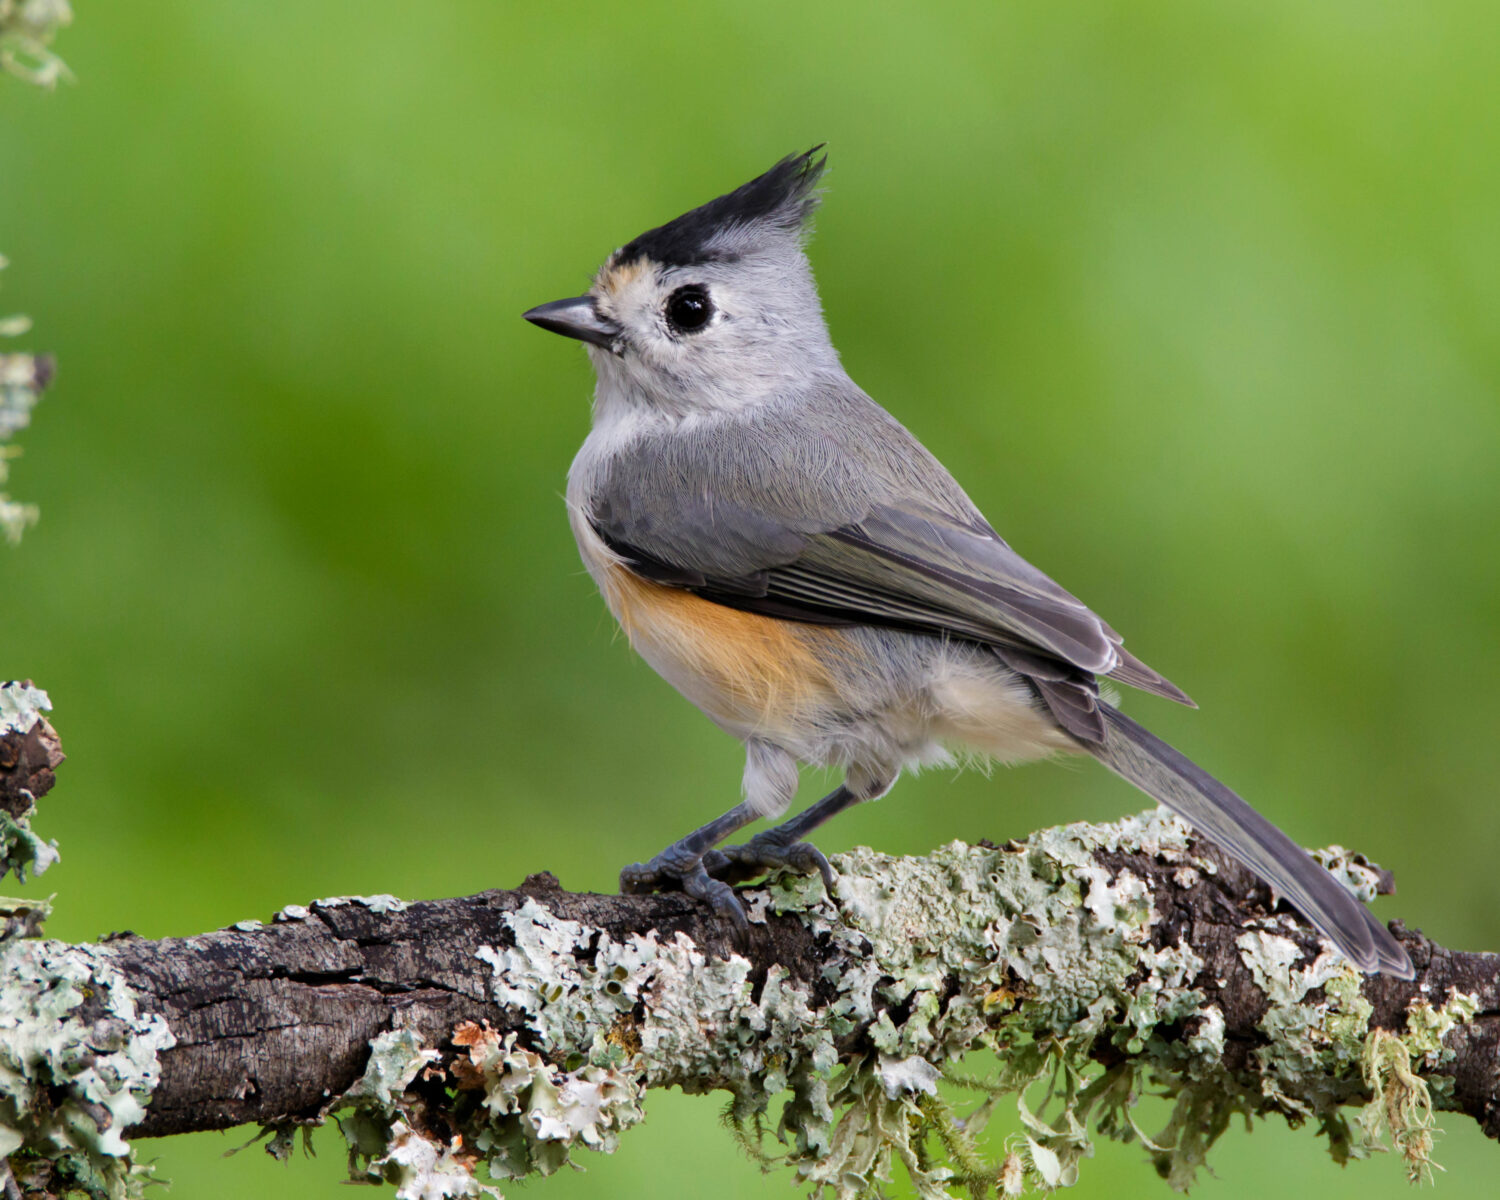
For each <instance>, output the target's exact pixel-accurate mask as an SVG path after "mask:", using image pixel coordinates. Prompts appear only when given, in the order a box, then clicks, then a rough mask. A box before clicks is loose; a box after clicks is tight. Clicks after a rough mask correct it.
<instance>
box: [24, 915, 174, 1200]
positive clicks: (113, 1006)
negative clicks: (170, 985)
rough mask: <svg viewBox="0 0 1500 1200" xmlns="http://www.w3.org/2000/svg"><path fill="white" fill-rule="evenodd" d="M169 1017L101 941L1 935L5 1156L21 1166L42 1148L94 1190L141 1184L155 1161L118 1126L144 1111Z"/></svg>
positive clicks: (138, 1188)
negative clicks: (154, 1009) (148, 1004)
mask: <svg viewBox="0 0 1500 1200" xmlns="http://www.w3.org/2000/svg"><path fill="white" fill-rule="evenodd" d="M174 1044H175V1039H174V1038H173V1036H172V1032H171V1030H170V1029H169V1028H168V1027H167V1023H166V1021H164V1020H163V1019H162V1018H161V1017H160V1016H158V1015H155V1014H149V1015H143V1014H142V1013H141V1012H140V1011H139V1010H138V1008H137V1005H136V997H135V993H134V992H133V991H132V989H131V988H130V987H129V985H128V984H127V983H126V982H125V979H124V977H123V976H122V975H121V974H120V972H119V970H118V969H117V968H116V967H115V965H114V961H113V956H112V954H111V953H110V951H109V950H108V949H107V948H105V947H102V946H88V945H83V946H70V945H65V944H63V943H60V942H52V941H44V940H39V939H31V938H12V939H10V940H7V941H5V942H4V943H3V944H0V1157H5V1158H7V1159H8V1160H9V1161H8V1163H7V1164H6V1167H5V1170H6V1171H7V1172H13V1173H14V1174H15V1175H17V1176H24V1175H25V1174H26V1171H27V1168H28V1165H29V1164H31V1163H35V1162H37V1161H38V1160H44V1161H46V1162H47V1163H49V1164H50V1166H51V1168H52V1170H53V1173H54V1178H55V1179H56V1180H58V1181H60V1182H61V1183H63V1184H65V1185H66V1186H67V1188H68V1190H70V1191H78V1192H83V1193H85V1194H87V1195H89V1196H90V1197H93V1198H95V1200H105V1198H106V1197H107V1198H108V1200H123V1198H124V1197H127V1196H130V1197H135V1196H140V1195H142V1189H143V1188H144V1186H145V1184H146V1182H147V1181H148V1180H149V1177H150V1171H149V1168H147V1167H143V1166H141V1165H139V1164H137V1163H136V1162H135V1161H134V1160H133V1158H132V1157H131V1152H130V1147H129V1145H128V1144H127V1143H126V1142H125V1140H124V1137H123V1136H122V1134H123V1132H124V1130H125V1129H127V1128H128V1127H129V1126H131V1125H133V1124H134V1123H135V1122H137V1121H139V1120H140V1119H141V1117H143V1116H144V1115H145V1112H146V1103H147V1101H148V1100H149V1098H150V1095H151V1092H152V1089H153V1088H155V1086H156V1084H157V1082H158V1080H159V1078H160V1073H159V1055H160V1054H161V1052H162V1051H163V1050H165V1049H167V1048H168V1047H170V1046H172V1045H174Z"/></svg>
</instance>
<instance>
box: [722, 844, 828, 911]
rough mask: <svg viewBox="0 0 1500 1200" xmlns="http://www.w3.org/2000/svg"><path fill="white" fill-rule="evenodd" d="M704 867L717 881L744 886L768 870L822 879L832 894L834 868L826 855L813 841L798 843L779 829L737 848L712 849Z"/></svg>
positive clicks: (824, 887)
mask: <svg viewBox="0 0 1500 1200" xmlns="http://www.w3.org/2000/svg"><path fill="white" fill-rule="evenodd" d="M703 866H704V868H705V869H706V870H707V872H708V873H709V874H710V875H712V876H713V877H714V878H715V879H721V880H724V881H725V882H727V883H744V882H746V881H747V880H750V879H757V878H759V877H760V876H762V875H764V874H766V873H767V872H768V871H794V872H796V873H797V874H798V875H811V874H812V873H813V872H814V871H816V872H817V873H818V874H819V875H821V876H822V877H823V889H824V890H825V891H826V892H827V893H828V895H829V896H830V897H831V896H832V895H833V868H832V867H831V866H829V865H828V859H826V858H825V857H823V852H822V851H821V850H819V849H818V848H817V847H816V846H814V845H813V844H812V843H811V842H799V841H797V840H796V835H795V834H793V833H790V832H785V833H784V832H782V830H781V829H780V828H777V829H768V830H766V831H765V832H764V833H760V834H756V836H755V837H753V838H751V839H750V840H749V841H748V842H744V843H742V844H741V845H738V846H725V847H724V848H723V849H722V850H710V851H709V852H708V853H707V854H706V855H704V856H703Z"/></svg>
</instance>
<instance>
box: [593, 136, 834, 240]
mask: <svg viewBox="0 0 1500 1200" xmlns="http://www.w3.org/2000/svg"><path fill="white" fill-rule="evenodd" d="M822 148H823V147H822V146H814V147H813V148H812V149H811V150H809V151H808V152H807V153H806V154H793V155H789V156H788V157H786V158H783V159H782V160H781V161H780V162H779V163H777V164H776V165H775V166H774V167H772V168H771V169H770V170H769V171H767V172H766V173H765V174H764V175H758V176H756V178H754V179H752V180H751V181H750V182H749V183H747V184H743V185H742V186H740V187H737V188H735V189H734V191H732V192H729V193H727V194H726V195H723V196H720V197H719V198H718V199H717V200H710V201H709V202H708V203H707V204H704V205H701V206H700V207H698V208H695V209H693V210H692V211H691V212H686V213H683V214H682V216H680V217H678V218H677V219H676V220H675V221H668V222H667V223H666V224H665V225H658V226H657V227H656V228H655V229H650V230H647V231H646V232H645V233H643V234H641V236H640V237H638V238H636V239H635V240H634V241H633V242H631V243H629V244H628V245H626V246H622V247H621V248H620V249H618V250H616V251H615V253H614V257H613V258H612V259H611V262H612V263H613V264H614V265H616V266H619V265H621V264H622V263H628V262H634V261H635V260H636V259H639V258H649V259H650V260H651V261H652V262H658V263H662V264H663V265H665V266H672V267H685V266H690V265H692V264H693V263H700V262H708V261H711V260H713V259H718V258H723V257H725V255H724V253H723V252H715V251H714V250H712V249H710V248H709V242H710V240H711V239H712V238H713V236H714V235H715V234H716V233H722V232H723V231H724V230H726V229H730V228H733V227H735V226H743V225H755V224H760V223H763V222H769V223H770V224H771V225H773V226H774V227H775V228H778V229H781V230H785V231H787V232H795V231H797V230H799V229H800V228H801V227H802V223H803V222H804V221H806V220H807V217H808V214H810V213H811V212H812V210H813V208H814V207H815V206H816V204H817V202H818V198H817V196H816V194H815V193H814V192H813V188H814V187H816V186H817V182H818V179H819V177H820V176H821V175H822V174H823V168H824V167H825V166H826V165H827V163H828V156H827V155H823V156H822V157H814V156H815V155H817V153H818V151H819V150H821V149H822Z"/></svg>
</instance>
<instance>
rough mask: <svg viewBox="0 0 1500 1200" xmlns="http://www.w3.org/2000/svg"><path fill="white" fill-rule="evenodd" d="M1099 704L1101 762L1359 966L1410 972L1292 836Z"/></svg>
mask: <svg viewBox="0 0 1500 1200" xmlns="http://www.w3.org/2000/svg"><path fill="white" fill-rule="evenodd" d="M1099 708H1100V711H1101V712H1102V713H1103V715H1104V720H1105V723H1106V724H1107V725H1108V727H1109V734H1108V736H1107V737H1106V738H1105V740H1104V741H1103V743H1101V744H1097V745H1088V746H1087V747H1086V748H1087V749H1088V750H1089V751H1090V752H1092V753H1093V754H1094V756H1095V757H1096V758H1098V759H1099V761H1100V762H1102V763H1104V765H1105V766H1107V767H1108V768H1109V769H1110V770H1112V771H1114V772H1115V773H1116V774H1117V775H1120V776H1122V777H1123V778H1124V779H1127V780H1129V781H1130V782H1131V783H1133V784H1135V786H1136V787H1138V788H1140V789H1141V790H1142V791H1143V792H1145V793H1146V794H1147V795H1148V796H1151V797H1153V798H1154V799H1156V800H1158V801H1160V802H1161V803H1162V804H1165V805H1166V806H1167V807H1168V808H1171V809H1172V810H1174V811H1175V812H1176V813H1177V814H1178V815H1179V816H1181V817H1182V818H1183V819H1185V820H1186V821H1187V822H1188V823H1189V824H1190V825H1192V826H1193V827H1194V828H1195V829H1197V830H1198V831H1199V832H1200V833H1202V834H1204V835H1206V836H1207V837H1209V838H1211V839H1212V840H1213V841H1214V842H1215V843H1216V844H1217V845H1218V846H1219V847H1220V849H1222V850H1223V851H1224V852H1225V853H1226V854H1228V855H1229V856H1230V857H1232V858H1234V859H1236V860H1237V861H1239V862H1241V863H1243V864H1244V865H1245V866H1247V867H1249V868H1250V870H1252V871H1254V872H1255V873H1256V874H1257V875H1259V876H1260V877H1261V878H1262V879H1264V880H1266V882H1268V883H1270V884H1271V885H1272V886H1274V887H1275V888H1276V890H1277V891H1278V892H1280V893H1281V894H1282V895H1283V896H1284V897H1286V899H1287V900H1288V901H1290V902H1291V904H1292V905H1293V906H1295V907H1296V909H1297V911H1299V912H1300V913H1301V914H1302V915H1303V916H1304V917H1306V918H1307V919H1308V920H1309V921H1311V922H1312V924H1313V925H1314V926H1315V927H1316V928H1317V929H1318V931H1319V932H1320V933H1322V934H1323V935H1324V936H1326V937H1327V938H1328V939H1329V940H1330V941H1332V942H1333V944H1334V945H1336V946H1337V947H1338V948H1339V949H1340V950H1341V951H1342V952H1343V953H1344V954H1345V956H1347V957H1348V958H1349V960H1350V961H1351V962H1353V963H1354V965H1355V966H1357V967H1358V968H1359V969H1360V970H1362V971H1366V972H1372V973H1373V972H1377V971H1378V972H1383V973H1385V974H1387V975H1394V976H1396V977H1398V978H1401V979H1411V978H1412V977H1413V975H1414V971H1413V969H1412V964H1411V959H1410V958H1409V957H1407V954H1406V951H1405V950H1404V949H1403V948H1402V946H1401V943H1399V942H1398V941H1396V939H1395V938H1394V937H1393V936H1392V935H1391V931H1390V930H1389V929H1387V928H1386V927H1385V926H1384V925H1382V924H1381V923H1380V922H1379V921H1377V920H1376V919H1375V916H1374V914H1372V913H1371V912H1370V910H1369V909H1367V908H1366V907H1365V906H1364V905H1363V904H1361V903H1360V902H1359V901H1358V900H1357V899H1356V898H1355V897H1354V894H1353V893H1352V892H1350V891H1349V890H1348V889H1347V888H1345V887H1344V885H1343V884H1341V883H1340V882H1339V881H1338V880H1337V879H1335V878H1334V877H1333V876H1332V875H1330V874H1329V873H1328V872H1327V871H1326V870H1324V869H1323V868H1322V867H1321V866H1319V865H1318V864H1317V863H1316V862H1315V861H1314V860H1313V858H1312V857H1311V856H1310V855H1309V854H1308V853H1307V852H1306V851H1305V850H1303V849H1302V848H1301V847H1300V846H1298V845H1297V844H1296V843H1295V842H1293V841H1292V840H1291V838H1289V837H1287V836H1286V834H1284V833H1282V832H1281V830H1279V829H1277V828H1276V826H1274V825H1272V824H1271V822H1269V821H1268V820H1266V819H1265V818H1264V817H1263V816H1261V815H1260V814H1259V813H1258V812H1256V811H1255V810H1254V809H1253V808H1251V807H1250V806H1249V805H1248V804H1246V803H1245V801H1244V800H1242V799H1240V797H1239V796H1237V795H1235V793H1234V792H1232V791H1230V790H1229V789H1228V788H1227V787H1225V786H1224V785H1223V784H1222V783H1220V782H1219V781H1218V780H1217V779H1215V778H1214V777H1213V776H1212V775H1210V774H1209V773H1208V772H1207V771H1205V770H1204V769H1203V768H1202V767H1200V766H1198V764H1197V763H1195V762H1193V761H1192V760H1190V759H1188V758H1187V757H1185V756H1184V755H1182V754H1180V753H1179V752H1178V751H1176V750H1174V749H1173V748H1172V747H1171V746H1169V745H1167V743H1166V742H1164V741H1162V740H1161V739H1160V738H1158V737H1157V736H1156V735H1155V734H1153V733H1151V732H1149V731H1148V730H1146V729H1144V728H1143V727H1141V726H1140V725H1137V724H1136V723H1135V722H1134V721H1132V720H1131V719H1130V718H1129V717H1127V716H1125V714H1124V713H1122V712H1120V711H1119V710H1118V709H1116V708H1114V707H1112V706H1110V705H1107V704H1101V705H1100V706H1099Z"/></svg>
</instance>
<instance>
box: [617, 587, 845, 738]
mask: <svg viewBox="0 0 1500 1200" xmlns="http://www.w3.org/2000/svg"><path fill="white" fill-rule="evenodd" d="M601 582H603V583H604V591H605V598H606V600H607V601H608V602H609V606H610V609H611V610H612V611H613V612H614V614H615V619H616V620H618V621H619V622H620V628H621V629H623V630H624V631H625V635H626V636H627V637H628V638H629V639H630V643H631V645H632V646H634V647H635V648H636V650H637V651H638V652H639V653H640V654H641V656H642V657H644V658H645V659H646V660H647V661H648V662H650V663H651V664H652V665H653V666H655V667H656V668H657V670H658V671H661V672H662V673H663V674H664V675H666V676H667V677H668V678H669V679H670V680H671V681H672V682H673V683H674V684H676V685H677V686H678V687H679V688H682V689H683V690H685V691H690V690H694V689H691V688H690V687H689V686H685V685H686V684H687V683H688V681H697V682H698V683H699V684H700V685H701V691H700V694H699V695H698V696H697V697H694V698H695V699H697V701H698V703H700V704H707V705H711V706H712V708H713V709H717V710H718V711H717V712H715V713H714V715H716V716H723V717H726V718H729V719H733V720H737V721H743V722H747V723H750V724H753V725H755V726H758V727H761V728H766V727H775V726H780V725H787V724H790V725H795V724H798V723H800V722H801V721H802V720H805V719H806V717H807V716H809V715H810V714H811V713H812V711H813V710H815V709H817V708H818V707H820V706H822V705H824V704H826V703H828V702H829V701H830V700H832V699H833V698H834V697H835V695H836V691H837V689H836V686H835V682H834V678H833V675H832V673H831V671H830V668H829V663H830V661H831V660H836V658H837V657H838V656H839V655H841V654H849V653H852V650H853V648H852V646H850V644H849V641H848V639H847V638H846V637H845V636H844V635H843V633H842V632H841V631H839V630H837V629H829V628H827V627H825V626H818V625H801V624H798V623H797V622H794V621H783V620H779V619H777V618H775V617H765V616H761V615H759V614H758V613H748V612H741V611H740V610H739V609H735V608H726V607H725V606H724V605H722V604H715V603H714V602H713V601H711V600H704V599H703V598H702V597H701V596H695V595H693V594H692V593H691V592H684V591H681V590H679V589H677V588H672V587H665V586H663V585H661V584H658V583H652V582H650V581H649V580H645V579H642V578H641V577H640V576H638V575H636V574H634V573H633V572H632V571H630V570H629V569H628V568H626V567H623V566H621V565H619V564H612V565H611V566H610V567H609V568H607V573H606V575H605V578H604V579H603V580H602V581H601ZM829 651H833V653H832V654H830V653H829Z"/></svg>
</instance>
